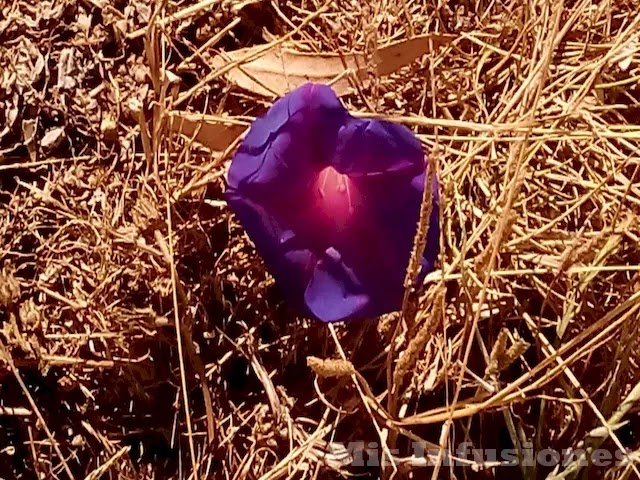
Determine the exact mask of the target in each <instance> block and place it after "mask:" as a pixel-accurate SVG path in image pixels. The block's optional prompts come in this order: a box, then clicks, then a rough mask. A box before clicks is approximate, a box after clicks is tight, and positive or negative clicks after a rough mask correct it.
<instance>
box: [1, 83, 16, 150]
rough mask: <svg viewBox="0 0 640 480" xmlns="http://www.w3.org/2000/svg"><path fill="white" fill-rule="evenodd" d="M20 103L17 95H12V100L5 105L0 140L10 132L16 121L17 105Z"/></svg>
mask: <svg viewBox="0 0 640 480" xmlns="http://www.w3.org/2000/svg"><path fill="white" fill-rule="evenodd" d="M19 102H20V99H19V96H18V93H17V92H16V93H14V95H13V99H12V100H11V101H7V103H5V109H4V128H2V130H0V139H1V138H2V137H4V136H5V135H6V134H7V133H9V132H10V131H11V129H12V128H13V126H14V125H15V123H16V120H17V119H18V104H19Z"/></svg>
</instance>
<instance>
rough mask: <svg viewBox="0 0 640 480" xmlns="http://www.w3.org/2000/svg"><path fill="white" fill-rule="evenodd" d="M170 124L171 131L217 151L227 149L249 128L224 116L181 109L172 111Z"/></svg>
mask: <svg viewBox="0 0 640 480" xmlns="http://www.w3.org/2000/svg"><path fill="white" fill-rule="evenodd" d="M168 124H169V130H170V131H172V132H174V133H178V134H180V135H184V136H186V137H188V138H190V139H193V140H195V141H196V142H198V143H200V144H202V145H204V146H205V147H208V148H209V149H211V150H212V151H217V152H222V151H224V150H226V149H227V148H228V147H229V146H230V145H232V144H233V142H235V141H236V139H237V138H238V137H239V136H240V135H242V134H243V133H244V131H245V130H246V129H247V125H245V124H243V123H239V122H232V121H231V120H229V119H225V118H224V117H216V116H213V115H202V114H198V113H189V112H181V111H173V112H170V113H169V121H168Z"/></svg>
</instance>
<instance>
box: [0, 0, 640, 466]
mask: <svg viewBox="0 0 640 480" xmlns="http://www.w3.org/2000/svg"><path fill="white" fill-rule="evenodd" d="M639 11H640V4H639V3H638V1H637V0H620V1H615V2H612V1H608V0H603V1H599V2H598V1H591V0H590V1H581V0H575V1H570V0H565V1H564V2H563V1H558V2H548V1H542V0H534V1H531V2H516V1H511V2H509V1H489V0H486V1H485V0H479V1H476V2H467V1H461V2H454V1H451V2H442V1H438V2H436V1H435V0H381V1H380V2H370V3H369V4H365V3H362V2H357V1H352V0H334V1H329V2H322V1H321V0H295V1H286V0H280V1H273V2H269V1H257V0H248V1H244V2H242V1H235V0H230V1H227V0H225V1H219V0H204V1H201V2H195V1H193V0H183V1H168V0H167V1H152V0H81V1H78V2H75V1H71V0H43V1H41V2H33V1H30V0H0V86H1V89H0V105H1V107H0V269H1V270H0V326H1V330H0V379H1V381H0V478H6V479H13V478H16V479H30V478H89V479H97V478H114V479H115V478H123V479H138V478H269V479H276V478H341V477H343V476H349V475H354V474H357V475H362V476H364V478H378V477H379V476H385V477H386V478H391V477H393V476H395V478H433V479H435V478H480V479H484V478H487V479H489V478H499V479H502V478H507V479H512V478H523V479H538V478H549V479H551V478H611V479H614V478H637V476H638V468H640V467H636V466H635V464H634V463H633V461H630V460H629V459H633V458H635V457H634V455H635V456H636V457H637V453H636V450H637V449H638V448H640V441H639V439H638V438H637V433H636V432H637V429H638V428H639V426H640V419H639V418H638V414H637V406H636V401H637V400H638V397H640V387H638V382H639V380H640V379H639V373H638V370H639V368H638V354H639V349H638V341H637V335H636V332H637V327H638V318H639V317H638V315H639V313H638V311H639V309H640V294H639V293H638V290H639V288H638V287H639V286H640V278H639V277H638V271H639V267H638V265H640V242H639V236H640V225H639V223H638V214H637V212H638V205H640V188H638V184H637V182H638V169H639V165H640V147H639V143H638V139H639V138H640V121H639V120H640V87H639V85H640V17H639V16H638V12H639ZM429 38H430V39H431V44H430V46H428V47H426V48H425V47H424V45H425V42H428V39H429ZM410 39H413V41H412V40H410ZM425 39H427V40H425ZM393 42H406V43H400V45H401V51H402V55H404V56H405V57H407V56H408V58H405V57H403V58H404V60H402V61H401V62H400V64H397V65H396V64H394V65H390V64H389V63H388V62H389V60H388V57H385V52H388V50H385V46H388V45H389V44H391V43H393ZM420 45H421V46H420ZM245 48H249V49H251V48H253V49H254V50H246V51H245V50H242V51H240V49H245ZM256 48H257V49H262V50H261V51H262V52H267V55H272V54H274V52H279V51H280V50H279V49H282V48H286V49H288V50H289V51H293V52H294V53H292V54H288V55H289V56H288V57H286V56H285V57H278V58H280V60H279V62H280V63H278V61H273V60H270V61H268V62H267V64H266V65H267V66H266V70H264V69H263V70H262V71H260V70H256V69H255V68H254V67H251V64H250V63H249V64H246V66H245V72H246V71H249V72H250V73H252V74H255V75H254V77H253V78H254V80H256V81H257V84H254V85H253V88H247V83H246V82H247V81H248V80H247V79H248V78H249V77H247V76H243V75H242V74H241V71H240V70H239V69H238V67H237V66H236V65H237V62H236V64H233V63H229V61H230V60H229V59H230V58H231V59H233V60H247V59H248V58H247V57H248V56H250V55H251V54H252V53H255V52H256V50H255V49H256ZM301 52H306V53H307V54H310V56H309V58H312V59H311V60H308V58H307V57H305V58H307V59H306V60H304V62H309V63H304V62H302V63H301V65H302V66H301V67H300V68H301V70H299V71H298V70H296V71H297V72H298V74H300V75H302V77H304V76H305V75H306V76H308V77H309V78H312V79H315V80H318V79H323V78H325V77H327V79H328V78H331V77H332V76H335V74H336V73H341V71H342V70H344V68H343V67H342V65H343V64H342V61H340V63H339V64H337V63H336V59H335V58H334V59H333V61H331V60H329V58H328V57H327V54H336V53H340V54H341V55H342V57H343V58H346V59H349V58H351V59H353V58H356V57H353V56H352V55H353V54H354V52H355V53H357V55H358V56H357V58H358V59H361V60H363V62H364V63H363V65H364V66H363V68H361V69H360V70H358V69H357V68H356V69H355V71H354V69H353V68H351V70H350V71H349V72H347V74H346V75H343V76H342V77H341V78H340V79H339V81H338V82H337V83H336V84H335V85H336V89H337V90H339V93H340V94H341V97H342V100H343V101H344V103H345V105H346V106H347V107H348V108H349V109H350V110H351V111H352V112H353V113H354V114H358V115H362V116H374V115H375V116H378V117H380V116H381V117H384V118H386V119H388V120H391V121H396V122H400V123H403V124H405V125H407V126H408V127H410V128H412V129H413V130H414V132H415V133H416V134H417V135H418V137H419V138H420V140H421V141H422V143H423V146H424V149H425V153H427V154H428V155H429V158H430V159H431V160H430V161H431V162H432V164H433V165H435V166H436V167H437V171H438V177H439V181H440V189H441V204H440V206H439V209H440V218H441V224H442V233H441V252H440V256H439V260H438V269H437V271H436V272H434V273H432V274H430V275H429V276H428V277H427V279H426V280H425V283H424V285H422V286H421V287H420V288H418V289H417V291H414V292H411V295H410V296H409V297H408V298H409V301H408V302H407V305H406V308H405V309H404V311H403V312H402V314H391V315H388V316H385V317H383V318H380V319H371V320H369V321H364V322H353V323H349V324H346V325H342V324H336V325H332V326H328V325H325V324H322V323H320V322H317V321H314V320H312V319H309V318H306V317H304V316H303V315H300V314H299V313H297V312H296V311H295V310H294V309H292V308H291V307H290V306H288V305H287V304H286V302H284V301H283V298H282V295H281V293H280V292H279V291H278V288H277V285H275V284H274V282H273V281H272V279H271V277H270V276H269V274H268V272H267V271H266V269H265V267H264V265H263V264H262V262H261V259H260V258H259V257H258V255H257V254H256V253H255V250H254V248H253V245H252V243H251V241H250V240H249V239H248V238H247V236H246V234H245V232H244V231H243V229H242V227H241V226H240V225H239V224H238V222H237V220H236V219H235V217H234V216H233V215H232V214H231V212H230V211H229V210H228V208H227V207H226V204H225V202H224V198H223V192H224V189H225V172H226V169H227V168H228V164H229V161H230V159H231V156H232V154H233V151H234V149H235V146H236V145H237V142H236V138H237V137H238V135H241V134H242V132H243V131H244V129H245V128H246V125H248V124H249V123H250V122H251V121H252V120H253V119H254V118H255V117H256V116H259V115H261V114H262V113H264V112H265V111H266V109H267V108H268V107H269V105H270V104H271V103H272V101H273V98H274V95H273V93H280V92H279V91H276V92H273V91H272V90H273V89H280V88H281V89H283V90H284V91H287V90H288V89H290V86H291V84H292V82H293V83H295V81H297V80H299V79H298V78H297V77H295V75H293V74H292V75H291V77H288V76H287V75H283V73H282V68H283V67H282V63H283V62H284V63H286V64H287V65H285V68H289V71H293V70H295V68H294V62H298V61H300V58H301V55H300V54H301ZM282 58H284V60H282ZM338 58H340V57H338ZM249 60H250V59H249ZM347 63H348V62H347ZM336 65H338V66H337V67H336ZM263 66H264V65H263ZM252 68H254V70H251V69H252ZM246 69H248V70H246ZM336 69H337V71H336ZM256 72H257V73H256ZM256 85H257V86H256ZM264 85H266V88H265V86H264ZM201 114H206V115H208V116H207V117H206V118H205V117H202V115H201ZM202 118H205V120H206V122H205V124H204V125H201V126H198V124H199V123H201V119H202ZM194 119H195V120H194ZM188 121H191V122H192V124H191V126H189V125H190V124H189V123H188ZM194 125H195V126H194ZM423 227H424V225H423ZM358 442H360V443H358ZM463 442H470V443H469V445H470V448H474V449H485V451H486V449H498V450H499V449H515V451H516V452H518V453H519V454H520V455H521V456H524V455H525V453H526V451H530V450H533V451H534V452H540V451H541V450H543V449H555V450H556V451H560V450H562V449H568V448H574V449H575V448H583V449H584V448H586V447H589V448H590V449H595V448H598V447H601V448H602V449H604V450H606V451H607V452H610V453H614V452H627V449H628V452H629V453H628V454H626V453H624V454H622V456H621V457H620V458H621V459H622V461H621V462H617V463H611V462H609V463H608V464H603V463H602V462H600V463H598V462H594V463H596V464H595V465H589V466H583V467H580V466H578V465H577V464H576V463H573V464H572V463H571V462H567V465H563V466H559V467H557V468H555V469H554V468H553V467H552V466H550V465H548V462H532V464H526V462H520V465H518V466H504V465H496V464H491V463H490V462H489V463H484V464H483V463H482V462H481V461H480V460H481V459H480V458H475V457H473V456H472V455H471V454H469V455H468V456H467V460H466V463H465V462H457V463H456V464H455V465H453V466H449V464H450V463H451V462H447V461H446V460H447V459H446V458H445V457H446V454H444V453H442V454H441V456H440V458H431V462H430V463H431V465H425V463H426V462H425V461H424V458H422V459H420V458H418V459H417V460H416V459H411V458H410V456H411V455H412V454H414V453H415V452H416V445H417V446H421V447H422V448H433V449H436V450H435V451H437V447H438V446H443V447H446V448H448V449H450V451H451V452H452V453H455V449H456V447H457V446H459V445H460V444H461V443H463ZM358 445H360V447H358ZM340 446H343V447H344V449H343V450H341V449H340ZM345 450H346V451H347V453H350V454H351V455H352V458H351V459H349V458H348V456H347V455H343V454H344V453H345ZM363 450H366V451H363ZM385 451H387V452H389V451H393V453H394V454H395V456H396V457H398V458H399V460H398V461H397V462H396V463H395V464H394V465H390V464H389V463H387V465H386V466H380V461H378V460H379V459H380V458H382V457H383V456H384V452H385ZM588 452H591V450H588ZM625 455H628V456H627V457H625ZM358 457H359V458H360V459H362V462H358V461H357V458H358ZM354 458H355V460H354ZM614 458H615V457H614ZM485 460H487V459H486V458H485ZM358 463H363V465H358ZM434 464H435V466H434Z"/></svg>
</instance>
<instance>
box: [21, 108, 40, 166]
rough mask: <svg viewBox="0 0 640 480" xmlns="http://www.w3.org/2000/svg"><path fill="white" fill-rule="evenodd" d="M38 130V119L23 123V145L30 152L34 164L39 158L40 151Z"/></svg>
mask: <svg viewBox="0 0 640 480" xmlns="http://www.w3.org/2000/svg"><path fill="white" fill-rule="evenodd" d="M37 130H38V119H37V118H32V119H29V120H23V121H22V143H23V144H24V146H25V147H27V150H29V157H30V158H31V161H32V162H35V161H36V160H37V159H38V158H37V157H38V149H37V148H36V142H35V141H34V140H35V137H36V131H37Z"/></svg>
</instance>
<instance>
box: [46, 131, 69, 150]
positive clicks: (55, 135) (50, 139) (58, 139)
mask: <svg viewBox="0 0 640 480" xmlns="http://www.w3.org/2000/svg"><path fill="white" fill-rule="evenodd" d="M63 139H64V129H63V128H62V127H55V128H52V129H51V130H49V131H48V132H47V133H45V135H44V137H43V138H42V141H41V142H40V145H42V148H45V149H47V150H54V149H55V148H57V147H58V146H60V144H61V143H62V140H63Z"/></svg>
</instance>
